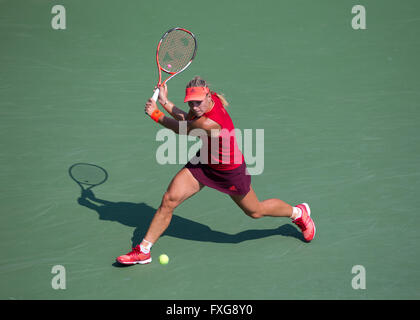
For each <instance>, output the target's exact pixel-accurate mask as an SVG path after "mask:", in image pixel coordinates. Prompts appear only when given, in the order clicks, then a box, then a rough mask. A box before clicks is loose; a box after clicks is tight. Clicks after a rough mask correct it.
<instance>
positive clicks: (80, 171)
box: [69, 163, 108, 197]
mask: <svg viewBox="0 0 420 320" xmlns="http://www.w3.org/2000/svg"><path fill="white" fill-rule="evenodd" d="M69 175H70V177H71V178H72V179H73V180H74V181H75V182H76V183H77V184H78V185H79V187H80V189H81V190H82V191H81V194H82V197H85V196H86V194H88V193H89V190H90V189H92V188H93V187H96V186H99V185H100V184H102V183H104V182H105V181H106V180H107V179H108V173H107V172H106V170H105V169H104V168H102V167H100V166H97V165H95V164H90V163H75V164H73V165H72V166H71V167H70V168H69Z"/></svg>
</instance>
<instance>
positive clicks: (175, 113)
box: [159, 84, 188, 121]
mask: <svg viewBox="0 0 420 320" xmlns="http://www.w3.org/2000/svg"><path fill="white" fill-rule="evenodd" d="M159 89H160V92H159V103H160V104H161V105H162V107H163V108H164V109H165V110H166V111H167V112H168V113H169V114H170V115H171V116H172V117H173V118H174V119H175V120H178V121H184V120H187V116H188V113H186V112H185V111H183V110H181V109H179V108H177V107H176V106H175V104H174V103H173V102H171V101H169V100H168V87H167V86H166V84H164V85H163V86H160V87H159Z"/></svg>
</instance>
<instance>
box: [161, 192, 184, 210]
mask: <svg viewBox="0 0 420 320" xmlns="http://www.w3.org/2000/svg"><path fill="white" fill-rule="evenodd" d="M180 203H181V201H180V199H179V197H177V196H176V195H175V194H173V193H171V192H169V191H166V192H165V194H164V195H163V198H162V204H161V207H164V208H166V209H170V210H173V209H175V208H176V207H177V206H178V205H179V204H180Z"/></svg>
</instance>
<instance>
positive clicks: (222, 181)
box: [185, 161, 251, 195]
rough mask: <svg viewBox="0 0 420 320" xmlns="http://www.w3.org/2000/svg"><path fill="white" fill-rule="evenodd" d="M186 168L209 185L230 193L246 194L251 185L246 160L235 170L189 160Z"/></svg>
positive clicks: (201, 181)
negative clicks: (193, 162) (217, 167)
mask: <svg viewBox="0 0 420 320" xmlns="http://www.w3.org/2000/svg"><path fill="white" fill-rule="evenodd" d="M185 168H187V169H188V170H190V172H191V174H192V175H193V176H194V178H196V179H197V180H198V182H200V183H202V184H204V185H205V186H207V187H210V188H213V189H216V190H219V191H220V192H223V193H226V194H229V195H246V194H247V193H248V192H249V190H250V186H251V176H250V175H249V174H247V173H248V171H247V169H246V163H245V161H244V162H243V163H242V164H241V165H240V166H239V167H237V168H235V169H233V170H223V171H222V170H216V169H213V168H211V167H210V166H208V165H206V164H202V163H198V164H192V163H191V162H188V163H187V164H186V165H185Z"/></svg>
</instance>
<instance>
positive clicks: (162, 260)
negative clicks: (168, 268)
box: [159, 254, 169, 264]
mask: <svg viewBox="0 0 420 320" xmlns="http://www.w3.org/2000/svg"><path fill="white" fill-rule="evenodd" d="M159 262H160V264H168V262H169V257H168V256H167V255H166V254H161V255H160V256H159Z"/></svg>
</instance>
